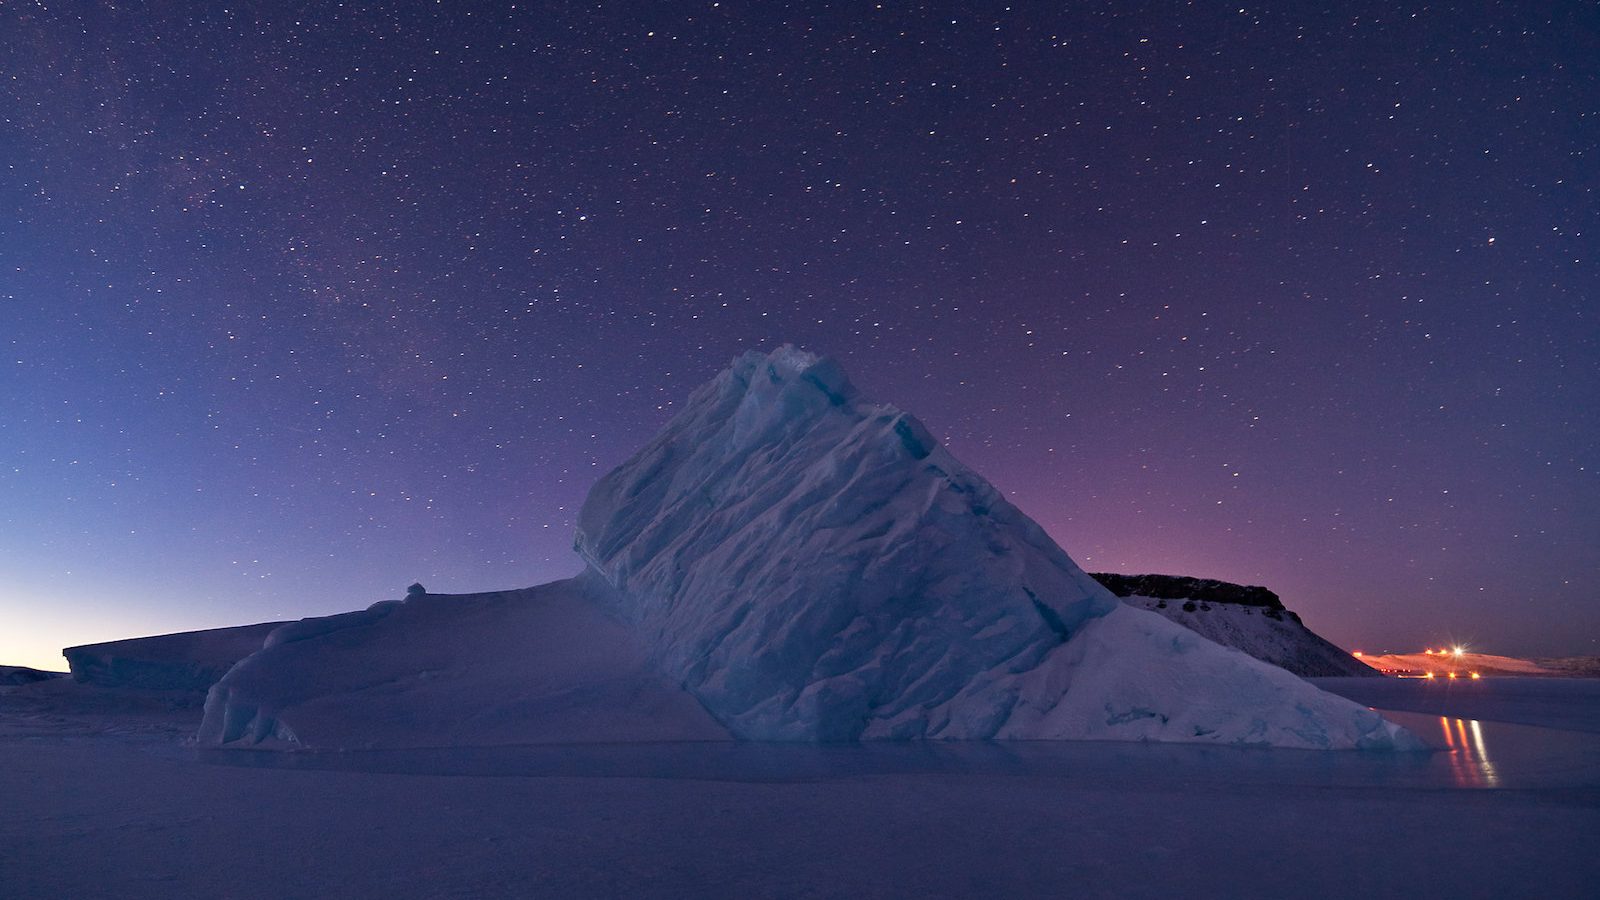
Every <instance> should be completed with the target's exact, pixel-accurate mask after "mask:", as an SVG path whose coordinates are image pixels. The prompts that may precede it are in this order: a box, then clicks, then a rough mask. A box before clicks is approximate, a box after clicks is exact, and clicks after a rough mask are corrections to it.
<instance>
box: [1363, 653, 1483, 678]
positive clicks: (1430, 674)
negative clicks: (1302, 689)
mask: <svg viewBox="0 0 1600 900" xmlns="http://www.w3.org/2000/svg"><path fill="white" fill-rule="evenodd" d="M1422 652H1423V654H1424V655H1426V656H1438V657H1448V658H1452V659H1460V658H1461V657H1462V656H1463V655H1465V654H1466V652H1467V648H1465V647H1462V646H1460V645H1457V646H1454V647H1440V648H1439V649H1437V650H1435V649H1433V648H1432V647H1429V648H1427V649H1425V650H1423V651H1422ZM1350 655H1351V656H1354V657H1355V658H1357V659H1360V658H1362V657H1363V656H1365V655H1366V654H1364V653H1362V652H1361V651H1360V650H1357V651H1355V652H1353V653H1351V654H1350ZM1412 677H1416V676H1412ZM1421 677H1423V678H1437V677H1439V673H1437V672H1435V671H1433V670H1432V669H1429V670H1428V671H1426V672H1423V673H1422V676H1421ZM1445 677H1446V678H1460V677H1461V673H1460V672H1457V671H1455V670H1454V669H1451V670H1449V671H1447V672H1445ZM1466 677H1468V678H1470V679H1472V680H1473V681H1477V680H1478V679H1479V678H1482V677H1483V676H1482V675H1479V674H1478V673H1477V672H1468V673H1467V675H1466Z"/></svg>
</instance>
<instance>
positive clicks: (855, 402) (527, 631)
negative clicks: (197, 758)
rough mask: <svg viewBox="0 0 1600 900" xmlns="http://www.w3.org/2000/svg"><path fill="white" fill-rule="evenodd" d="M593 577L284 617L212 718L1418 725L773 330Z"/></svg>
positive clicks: (610, 502)
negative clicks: (1057, 536)
mask: <svg viewBox="0 0 1600 900" xmlns="http://www.w3.org/2000/svg"><path fill="white" fill-rule="evenodd" d="M575 547H576V549H577V551H578V553H579V555H580V556H581V557H582V558H583V559H584V560H585V561H586V563H587V569H586V570H585V571H584V572H583V573H582V574H580V575H579V576H578V577H577V578H574V579H571V580H568V581H563V582H555V583H552V584H548V585H543V586H540V587H535V588H528V589H525V590H520V591H502V592H493V593H484V594H460V595H437V594H429V593H427V592H426V591H425V590H424V589H423V588H422V587H421V585H413V586H412V588H411V589H410V590H409V591H408V594H407V596H406V597H405V599H403V600H389V601H383V602H380V603H378V604H375V605H373V606H372V607H370V608H368V609H366V610H363V611H359V612H353V613H346V614H343V615H338V616H327V617H321V618H314V619H305V620H301V621H299V622H291V623H288V624H285V625H281V626H278V627H276V628H275V629H274V630H273V631H271V633H270V634H268V635H267V636H266V637H265V640H264V642H263V644H262V646H261V648H260V649H259V650H257V651H256V652H254V653H252V654H251V655H249V656H246V657H245V658H243V659H241V660H239V662H238V663H237V664H235V665H234V666H233V667H232V668H231V669H230V670H228V672H227V674H226V675H224V676H222V678H221V679H220V680H219V681H218V682H217V683H216V684H214V685H212V686H211V689H210V691H209V693H208V695H207V699H206V706H205V716H204V721H203V724H202V725H201V728H200V732H199V736H198V738H199V740H200V741H201V742H202V743H206V744H215V745H263V744H264V745H267V746H272V745H282V746H287V745H301V746H312V747H427V746H434V747H439V746H461V745H484V744H508V743H529V742H593V741H649V740H728V739H743V740H758V741H858V740H912V739H941V740H957V739H962V740H982V739H1016V740H1033V739H1105V740H1157V741H1198V742H1206V743H1244V744H1262V745H1274V746H1286V747H1306V748H1320V749H1333V748H1367V749H1409V748H1413V747H1420V746H1421V744H1420V743H1418V742H1416V740H1415V738H1413V737H1412V736H1411V735H1410V734H1408V733H1407V732H1405V731H1403V730H1402V729H1399V728H1397V727H1396V726H1394V725H1392V724H1390V723H1388V722H1387V721H1385V720H1384V719H1383V718H1382V717H1380V716H1378V715H1377V714H1376V713H1374V712H1372V711H1371V710H1368V709H1366V708H1364V707H1362V706H1359V705H1357V704H1355V703H1352V702H1350V701H1348V700H1345V699H1343V698H1340V697H1336V696H1334V695H1332V694H1328V693H1324V692H1323V691H1320V690H1318V689H1316V688H1314V687H1312V686H1311V685H1310V684H1308V683H1306V682H1305V681H1302V680H1301V679H1299V678H1297V677H1295V676H1294V675H1292V674H1290V673H1289V672H1286V671H1284V670H1283V669H1280V668H1277V667H1275V666H1271V665H1268V664H1267V663H1263V662H1260V661H1258V660H1256V659H1253V658H1251V657H1249V656H1246V655H1245V654H1243V653H1240V652H1238V651H1236V650H1232V649H1229V648H1224V647H1222V646H1219V645H1217V644H1215V643H1212V642H1211V641H1208V640H1206V639H1205V638H1203V637H1201V636H1199V635H1197V634H1196V633H1195V632H1193V631H1190V630H1189V629H1186V628H1184V627H1182V626H1181V625H1177V624H1174V623H1173V622H1170V621H1168V620H1166V619H1164V618H1162V617H1161V616H1159V615H1156V614H1155V613H1153V612H1149V611H1146V610H1141V609H1137V608H1134V607H1133V606H1129V605H1128V604H1125V603H1123V602H1122V601H1120V600H1118V599H1117V597H1116V596H1114V595H1113V594H1112V593H1111V592H1110V591H1108V590H1107V589H1106V588H1104V587H1103V586H1101V584H1100V583H1099V582H1097V581H1096V580H1095V579H1094V578H1093V577H1091V576H1089V575H1088V574H1085V573H1084V572H1083V570H1081V569H1080V568H1078V566H1077V564H1075V563H1074V562H1073V561H1072V559H1071V558H1070V557H1069V556H1068V555H1067V554H1066V552H1065V551H1063V550H1062V549H1061V548H1060V547H1059V546H1057V545H1056V543H1055V542H1054V541H1052V540H1051V539H1050V537H1049V535H1047V534H1046V533H1045V532H1044V530H1043V529H1042V528H1040V527H1039V526H1038V525H1037V524H1035V523H1034V522H1033V521H1032V520H1031V519H1029V518H1028V517H1027V516H1026V515H1024V514H1023V513H1022V512H1021V511H1020V510H1018V509H1017V508H1016V507H1015V506H1013V505H1012V504H1011V503H1010V502H1008V501H1007V500H1006V499H1005V498H1004V497H1003V496H1001V494H1000V492H999V491H997V490H996V489H995V488H994V487H993V486H992V485H990V484H989V483H988V482H987V481H985V480H984V479H983V478H981V477H979V476H978V475H977V474H976V473H975V472H973V471H972V470H971V469H969V468H967V467H966V466H965V465H963V464H962V463H961V462H960V461H958V460H957V459H955V458H954V457H953V456H951V455H950V453H949V452H948V451H947V450H946V449H945V448H943V447H941V446H940V445H939V442H938V441H936V440H935V439H934V438H933V436H932V435H931V434H930V433H929V431H928V429H927V428H926V427H924V426H923V424H922V423H921V422H919V421H918V420H917V419H916V418H915V417H914V416H911V415H909V414H907V413H905V412H902V411H900V410H898V409H895V408H894V407H892V406H885V405H879V404H874V403H871V402H868V401H866V400H864V399H862V398H861V397H860V396H859V395H858V393H857V391H856V389H855V387H854V386H853V385H852V384H851V383H850V381H849V379H848V378H847V377H846V376H845V374H844V372H843V370H842V369H841V368H840V367H839V365H838V364H837V363H836V362H834V361H832V360H830V359H827V358H822V357H817V356H814V355H812V354H810V353H806V352H803V351H800V350H796V349H794V348H792V347H783V348H781V349H779V350H776V351H774V352H772V353H770V354H760V353H747V354H745V355H743V356H741V357H739V358H738V359H736V360H735V361H734V362H733V365H732V366H731V367H730V368H728V369H727V370H725V371H723V372H722V373H721V374H719V375H718V376H717V377H716V378H715V379H713V380H712V381H711V382H709V383H708V384H706V385H704V386H702V387H701V388H700V389H698V390H697V391H695V392H694V394H693V395H692V396H691V397H690V398H689V400H688V402H687V404H686V405H685V407H684V408H683V409H682V410H681V411H680V412H679V413H678V415H676V416H675V417H674V418H673V419H672V420H671V421H670V422H669V423H668V424H667V425H666V426H665V427H664V428H663V429H662V431H661V432H660V433H659V434H657V435H656V436H655V438H654V439H652V440H651V441H650V442H649V443H648V444H646V445H645V446H644V447H643V448H642V449H641V450H640V451H639V452H638V453H636V454H635V455H634V456H633V457H632V458H630V459H629V460H627V461H626V462H624V463H623V464H622V465H621V466H619V467H618V468H617V469H615V470H614V471H612V472H610V473H609V474H607V475H605V476H604V477H603V478H601V479H600V481H599V482H598V483H597V484H596V485H595V486H594V488H593V489H592V490H591V491H590V493H589V496H588V498H587V499H586V501H585V503H584V505H583V508H582V510H581V511H580V514H579V521H578V528H577V533H576V536H575Z"/></svg>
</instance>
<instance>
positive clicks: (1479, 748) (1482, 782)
mask: <svg viewBox="0 0 1600 900" xmlns="http://www.w3.org/2000/svg"><path fill="white" fill-rule="evenodd" d="M1439 730H1440V732H1441V733H1442V734H1443V735H1444V744H1445V749H1444V751H1443V752H1444V753H1445V755H1446V759H1447V760H1448V761H1449V765H1450V773H1451V775H1453V776H1454V777H1455V780H1456V784H1458V785H1459V786H1461V787H1499V786H1500V776H1499V775H1498V774H1496V772H1495V769H1494V761H1493V760H1491V759H1490V758H1489V747H1488V745H1487V744H1486V743H1484V740H1483V725H1482V723H1480V722H1479V721H1478V720H1477V719H1452V718H1450V717H1449V716H1440V717H1439Z"/></svg>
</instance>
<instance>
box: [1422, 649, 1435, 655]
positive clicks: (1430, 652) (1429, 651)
mask: <svg viewBox="0 0 1600 900" xmlns="http://www.w3.org/2000/svg"><path fill="white" fill-rule="evenodd" d="M1422 652H1423V653H1426V654H1428V655H1429V656H1432V655H1433V651H1432V650H1431V649H1429V650H1424V651H1422Z"/></svg>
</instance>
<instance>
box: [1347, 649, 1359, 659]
mask: <svg viewBox="0 0 1600 900" xmlns="http://www.w3.org/2000/svg"><path fill="white" fill-rule="evenodd" d="M1350 655H1351V656H1354V657H1356V658H1357V659H1360V658H1361V651H1360V650H1357V651H1356V652H1354V653H1352V654H1350Z"/></svg>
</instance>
